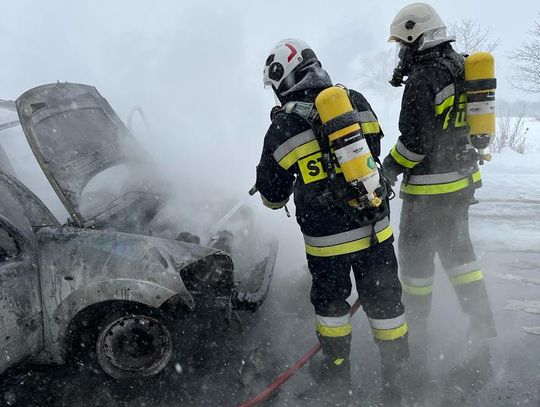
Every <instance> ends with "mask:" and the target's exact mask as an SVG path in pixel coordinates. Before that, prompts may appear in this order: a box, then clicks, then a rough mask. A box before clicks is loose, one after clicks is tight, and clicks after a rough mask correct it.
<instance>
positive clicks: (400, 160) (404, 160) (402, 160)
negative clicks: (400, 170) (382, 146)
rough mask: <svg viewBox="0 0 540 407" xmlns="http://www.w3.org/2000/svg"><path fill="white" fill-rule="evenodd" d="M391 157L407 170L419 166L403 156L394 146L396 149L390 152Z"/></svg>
mask: <svg viewBox="0 0 540 407" xmlns="http://www.w3.org/2000/svg"><path fill="white" fill-rule="evenodd" d="M390 155H391V156H392V157H393V158H394V160H396V161H397V163H398V164H401V165H402V166H404V167H405V168H413V167H414V166H415V165H416V164H418V163H417V162H416V161H411V160H409V159H408V158H406V157H404V156H402V155H401V154H400V153H399V151H398V150H397V147H396V146H394V148H393V149H392V150H390Z"/></svg>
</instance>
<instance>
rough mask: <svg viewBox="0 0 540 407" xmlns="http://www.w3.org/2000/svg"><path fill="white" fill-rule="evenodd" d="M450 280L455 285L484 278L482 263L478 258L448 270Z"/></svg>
mask: <svg viewBox="0 0 540 407" xmlns="http://www.w3.org/2000/svg"><path fill="white" fill-rule="evenodd" d="M446 273H447V274H448V277H449V278H450V281H451V282H452V284H454V285H464V284H469V283H473V282H475V281H480V280H482V279H483V278H484V274H483V273H482V270H480V265H479V264H478V262H477V261H476V260H473V261H471V262H469V263H465V264H461V265H459V266H455V267H451V268H449V269H448V270H446Z"/></svg>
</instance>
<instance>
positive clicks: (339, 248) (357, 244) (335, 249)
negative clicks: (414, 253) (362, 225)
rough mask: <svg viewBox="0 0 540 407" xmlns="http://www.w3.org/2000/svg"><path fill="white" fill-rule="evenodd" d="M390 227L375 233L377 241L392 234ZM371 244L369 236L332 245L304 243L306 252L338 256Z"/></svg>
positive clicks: (324, 255) (320, 255)
mask: <svg viewBox="0 0 540 407" xmlns="http://www.w3.org/2000/svg"><path fill="white" fill-rule="evenodd" d="M392 234H393V232H392V228H391V227H390V226H387V227H386V228H384V229H383V230H381V231H380V232H379V233H377V241H378V242H379V243H380V242H384V241H385V240H386V239H388V238H390V237H391V236H392ZM370 246H371V236H368V237H364V238H362V239H358V240H353V241H352V242H347V243H341V244H337V245H334V246H327V247H314V246H310V245H308V244H306V253H307V254H310V255H312V256H317V257H330V256H339V255H340V254H348V253H354V252H358V251H360V250H364V249H367V248H369V247H370Z"/></svg>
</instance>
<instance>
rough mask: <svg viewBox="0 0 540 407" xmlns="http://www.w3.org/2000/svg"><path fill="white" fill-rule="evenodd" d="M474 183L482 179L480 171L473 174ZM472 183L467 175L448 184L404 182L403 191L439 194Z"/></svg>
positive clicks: (457, 189)
mask: <svg viewBox="0 0 540 407" xmlns="http://www.w3.org/2000/svg"><path fill="white" fill-rule="evenodd" d="M472 179H473V183H475V182H478V181H480V180H481V179H482V176H481V175H480V171H476V172H475V173H473V174H472ZM469 185H470V183H469V178H468V177H465V178H462V179H460V180H458V181H454V182H448V183H446V184H431V185H412V184H402V185H401V192H403V193H405V194H411V195H438V194H449V193H450V192H456V191H459V190H462V189H465V188H467V187H468V186H469Z"/></svg>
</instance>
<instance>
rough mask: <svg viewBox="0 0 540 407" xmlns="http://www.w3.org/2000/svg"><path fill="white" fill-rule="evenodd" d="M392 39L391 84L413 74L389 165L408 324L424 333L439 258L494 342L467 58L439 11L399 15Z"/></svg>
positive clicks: (479, 329) (414, 7)
mask: <svg viewBox="0 0 540 407" xmlns="http://www.w3.org/2000/svg"><path fill="white" fill-rule="evenodd" d="M390 41H396V42H397V43H399V46H400V48H401V49H400V58H401V61H400V64H399V65H398V67H397V68H396V70H395V71H394V77H393V78H392V81H391V83H392V84H393V85H394V86H400V85H401V83H402V79H403V77H404V76H407V77H408V79H407V81H406V82H405V90H404V93H403V100H402V105H401V114H400V118H399V129H400V132H401V135H400V137H399V139H398V141H397V144H396V145H395V147H394V148H393V149H392V150H391V152H390V154H389V155H388V156H387V157H386V158H385V159H384V164H383V168H384V173H385V176H386V177H387V178H388V179H390V180H391V181H392V182H395V181H396V178H397V176H398V175H399V174H403V182H402V184H401V191H400V196H401V198H402V199H403V207H402V212H401V222H400V235H399V241H398V249H399V250H398V251H399V264H400V277H401V282H402V286H403V291H404V302H405V304H406V306H407V313H408V319H409V320H410V321H411V325H414V323H415V322H418V326H419V327H423V328H425V321H426V318H427V316H428V314H429V311H430V307H431V297H432V286H433V274H434V257H435V254H438V256H439V259H440V261H441V263H442V266H443V268H444V269H445V271H446V273H447V275H448V278H449V279H450V281H451V283H452V284H453V286H454V288H455V291H456V293H457V296H458V298H459V302H460V304H461V307H462V309H463V311H464V312H465V313H466V314H467V315H468V316H469V319H470V327H469V337H470V338H471V337H477V338H489V337H493V336H495V334H496V333H495V328H494V322H493V317H492V313H491V309H490V304H489V299H488V295H487V292H486V288H485V285H484V281H483V274H482V270H481V268H480V265H479V264H478V262H477V260H476V256H475V253H474V249H473V245H472V243H471V239H470V236H469V206H470V205H471V204H473V203H475V200H474V191H475V190H476V189H477V188H479V187H480V186H481V185H482V184H481V177H480V171H479V167H478V163H477V161H478V158H477V157H478V156H477V153H476V150H474V148H472V145H470V140H469V136H468V126H467V122H466V116H465V106H466V104H465V102H466V99H465V94H464V90H463V89H460V87H461V86H460V84H461V83H463V81H464V78H463V75H464V59H463V56H461V55H460V54H458V53H457V52H456V51H454V50H453V48H452V45H451V42H452V41H453V37H450V36H448V35H447V34H446V27H445V25H444V23H443V21H442V20H441V18H440V17H439V15H438V14H437V13H436V11H435V10H434V9H433V8H432V7H431V6H429V5H427V4H423V3H414V4H411V5H409V6H406V7H405V8H403V9H402V10H401V11H400V12H399V13H398V14H397V16H396V17H395V19H394V21H393V23H392V25H391V28H390Z"/></svg>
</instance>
